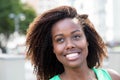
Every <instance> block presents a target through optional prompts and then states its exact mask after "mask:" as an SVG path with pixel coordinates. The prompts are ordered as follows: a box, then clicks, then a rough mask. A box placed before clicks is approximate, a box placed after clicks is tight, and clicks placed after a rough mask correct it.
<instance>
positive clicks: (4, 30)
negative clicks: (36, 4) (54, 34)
mask: <svg viewBox="0 0 120 80" xmlns="http://www.w3.org/2000/svg"><path fill="white" fill-rule="evenodd" d="M11 13H12V14H15V15H18V14H20V13H22V14H24V16H25V20H24V21H21V20H19V23H20V24H19V26H20V28H19V31H20V33H25V32H26V29H27V27H28V25H29V23H30V22H31V21H32V20H33V18H34V17H35V16H36V13H35V11H34V10H33V9H32V8H31V7H29V6H27V5H24V4H22V3H21V2H20V0H0V49H2V52H3V53H6V45H5V44H7V41H8V39H9V36H10V34H11V33H13V32H14V31H15V24H14V20H13V19H11V18H10V14H11Z"/></svg>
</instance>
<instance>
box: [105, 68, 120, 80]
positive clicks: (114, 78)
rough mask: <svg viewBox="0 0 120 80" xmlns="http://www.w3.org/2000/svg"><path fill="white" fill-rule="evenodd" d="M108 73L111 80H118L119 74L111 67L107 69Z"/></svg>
mask: <svg viewBox="0 0 120 80" xmlns="http://www.w3.org/2000/svg"><path fill="white" fill-rule="evenodd" d="M107 71H108V73H109V74H110V76H111V77H112V80H120V74H119V73H118V72H116V71H115V70H113V69H107Z"/></svg>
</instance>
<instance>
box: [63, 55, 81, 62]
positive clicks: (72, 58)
mask: <svg viewBox="0 0 120 80" xmlns="http://www.w3.org/2000/svg"><path fill="white" fill-rule="evenodd" d="M65 57H66V56H65ZM79 57H80V53H77V55H75V56H72V57H66V59H67V60H69V61H75V60H77V59H78V58H79Z"/></svg>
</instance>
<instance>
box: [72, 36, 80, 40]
mask: <svg viewBox="0 0 120 80" xmlns="http://www.w3.org/2000/svg"><path fill="white" fill-rule="evenodd" d="M80 38H81V36H80V35H74V36H73V40H79V39H80Z"/></svg>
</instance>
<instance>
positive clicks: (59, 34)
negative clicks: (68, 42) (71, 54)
mask: <svg viewBox="0 0 120 80" xmlns="http://www.w3.org/2000/svg"><path fill="white" fill-rule="evenodd" d="M75 32H80V30H75V31H73V32H71V34H73V33H75ZM57 36H63V34H57V35H55V36H54V38H55V37H57Z"/></svg>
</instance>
